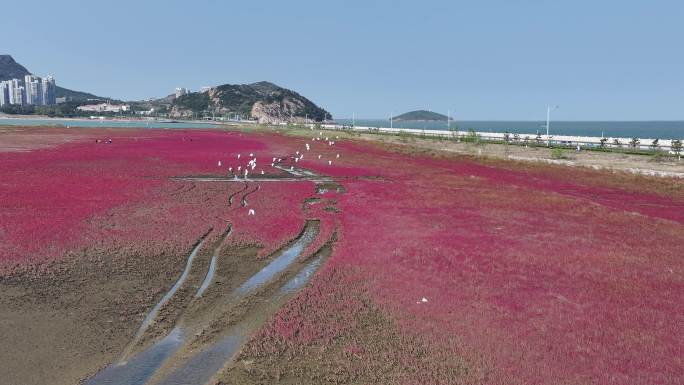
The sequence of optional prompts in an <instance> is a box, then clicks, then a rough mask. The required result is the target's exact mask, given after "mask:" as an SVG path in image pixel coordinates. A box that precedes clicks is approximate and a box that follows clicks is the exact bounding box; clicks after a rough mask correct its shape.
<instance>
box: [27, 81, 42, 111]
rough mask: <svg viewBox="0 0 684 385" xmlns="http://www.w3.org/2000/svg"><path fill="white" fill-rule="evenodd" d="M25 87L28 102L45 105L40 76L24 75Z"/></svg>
mask: <svg viewBox="0 0 684 385" xmlns="http://www.w3.org/2000/svg"><path fill="white" fill-rule="evenodd" d="M24 88H25V90H26V104H31V105H34V106H40V105H43V84H42V82H41V79H40V78H39V77H38V76H34V75H26V76H24Z"/></svg>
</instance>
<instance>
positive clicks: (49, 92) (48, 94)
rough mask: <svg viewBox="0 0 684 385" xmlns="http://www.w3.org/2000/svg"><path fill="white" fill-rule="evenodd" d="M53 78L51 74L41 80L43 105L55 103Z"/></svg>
mask: <svg viewBox="0 0 684 385" xmlns="http://www.w3.org/2000/svg"><path fill="white" fill-rule="evenodd" d="M55 88H56V85H55V79H54V78H53V77H52V76H48V77H46V78H43V81H42V92H43V94H42V101H43V104H45V105H48V106H49V105H53V104H57V95H56V93H55V92H56V90H55Z"/></svg>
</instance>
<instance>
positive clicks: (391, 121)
mask: <svg viewBox="0 0 684 385" xmlns="http://www.w3.org/2000/svg"><path fill="white" fill-rule="evenodd" d="M392 115H394V111H392V112H390V129H393V128H394V121H393V118H394V116H392Z"/></svg>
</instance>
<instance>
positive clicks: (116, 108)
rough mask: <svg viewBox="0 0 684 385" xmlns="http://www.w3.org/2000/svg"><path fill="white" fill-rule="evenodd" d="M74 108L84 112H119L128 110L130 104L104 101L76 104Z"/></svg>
mask: <svg viewBox="0 0 684 385" xmlns="http://www.w3.org/2000/svg"><path fill="white" fill-rule="evenodd" d="M76 109H77V110H79V111H84V112H97V113H102V112H105V113H106V112H114V113H119V112H128V111H130V110H131V106H129V105H128V104H111V103H109V102H105V103H99V104H88V105H85V106H78V107H76Z"/></svg>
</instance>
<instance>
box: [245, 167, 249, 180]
mask: <svg viewBox="0 0 684 385" xmlns="http://www.w3.org/2000/svg"><path fill="white" fill-rule="evenodd" d="M248 173H249V171H247V169H245V179H247V174H248Z"/></svg>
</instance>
